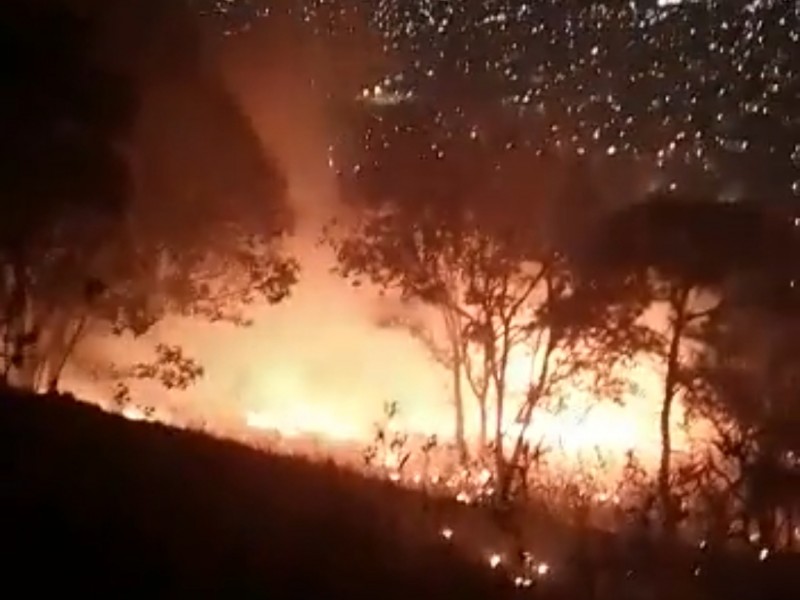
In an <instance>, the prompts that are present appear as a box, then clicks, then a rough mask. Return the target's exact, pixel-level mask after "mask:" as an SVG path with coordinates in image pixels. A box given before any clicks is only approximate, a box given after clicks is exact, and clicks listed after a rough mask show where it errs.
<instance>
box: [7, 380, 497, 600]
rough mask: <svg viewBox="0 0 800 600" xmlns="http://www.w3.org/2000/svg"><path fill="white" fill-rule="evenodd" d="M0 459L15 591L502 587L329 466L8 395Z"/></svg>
mask: <svg viewBox="0 0 800 600" xmlns="http://www.w3.org/2000/svg"><path fill="white" fill-rule="evenodd" d="M0 456H1V457H2V458H0V461H1V462H0V468H1V469H2V470H1V472H0V475H1V476H2V482H3V483H2V488H0V489H2V492H0V514H2V517H0V522H2V537H0V540H1V542H0V543H2V544H3V546H4V549H3V555H4V557H5V558H4V562H3V563H2V564H3V579H4V584H5V585H6V586H13V587H12V588H11V589H18V590H19V591H20V593H22V592H23V590H24V593H25V595H29V596H33V595H36V593H37V592H41V593H43V592H45V591H47V590H52V591H55V590H58V592H59V593H60V594H65V593H66V592H79V593H80V592H84V593H86V592H91V593H93V594H95V595H99V594H103V593H108V594H113V595H120V594H121V593H125V594H126V595H135V596H142V597H143V596H144V595H145V594H147V595H148V596H151V597H152V596H156V597H184V596H192V597H270V598H273V597H274V598H293V597H297V598H301V597H302V598H320V599H329V600H334V599H336V598H348V599H355V598H367V597H380V598H381V599H382V600H384V599H391V598H398V599H399V598H403V599H404V600H407V599H408V598H432V599H433V598H437V599H439V598H459V599H460V600H461V599H468V598H476V599H478V598H480V599H487V598H504V597H507V596H508V594H509V592H510V589H509V586H508V585H507V584H506V583H504V579H503V578H501V576H500V575H499V574H498V573H495V572H492V571H491V570H489V569H487V568H486V565H485V564H477V563H472V562H470V561H469V560H468V559H467V558H465V557H462V556H461V555H459V554H458V553H457V551H456V550H454V549H453V548H452V547H450V546H449V545H448V544H446V543H442V540H441V539H440V538H439V537H438V536H437V532H436V531H433V530H426V528H424V527H420V528H418V529H419V533H418V534H416V535H415V534H411V533H410V531H412V529H413V528H411V527H409V522H408V520H407V519H406V518H405V517H404V514H408V510H409V506H410V504H414V503H415V502H416V501H415V499H414V497H413V495H412V494H410V493H406V492H403V491H401V490H398V489H396V488H394V487H392V486H390V485H388V484H384V483H380V482H376V481H371V480H367V479H364V478H362V477H360V476H358V475H357V474H355V473H352V472H347V471H344V470H342V469H340V468H337V467H334V466H331V465H321V464H312V463H310V462H306V461H303V460H299V459H296V458H282V457H276V456H268V455H264V454H261V453H259V452H256V451H253V450H250V449H248V448H245V447H242V446H240V445H237V444H234V443H230V442H224V441H219V440H214V439H211V438H208V437H205V436H203V435H200V434H195V433H190V432H185V431H176V430H170V429H168V428H165V427H160V426H153V425H146V424H141V423H132V422H128V421H125V420H123V419H119V418H115V417H113V416H110V415H108V414H105V413H103V412H101V411H100V410H97V409H95V408H93V407H90V406H86V405H83V404H79V403H76V402H74V401H72V400H71V399H70V398H68V397H55V396H54V397H47V398H25V397H21V396H17V395H13V394H5V396H4V397H2V401H1V402H0ZM388 497H391V499H392V500H391V501H387V498H388ZM415 506H416V504H415Z"/></svg>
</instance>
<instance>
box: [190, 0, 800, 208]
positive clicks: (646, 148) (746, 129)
mask: <svg viewBox="0 0 800 600" xmlns="http://www.w3.org/2000/svg"><path fill="white" fill-rule="evenodd" d="M195 6H196V8H198V10H200V12H202V13H203V14H206V15H207V16H209V17H210V18H212V19H213V20H214V21H215V22H217V23H219V25H220V28H221V30H223V31H224V33H225V34H226V35H237V34H238V35H247V32H248V30H250V29H252V28H255V27H259V26H260V24H262V23H264V22H269V20H270V19H273V20H274V19H275V18H277V17H279V16H281V15H285V14H286V13H287V12H288V13H291V14H292V16H293V17H294V18H295V19H296V20H298V21H300V22H303V23H305V25H306V26H307V27H308V29H309V31H311V32H313V35H315V36H316V37H318V38H325V39H327V40H333V39H335V38H341V37H346V36H349V35H353V34H354V33H355V32H356V30H358V29H360V28H363V27H367V28H369V30H370V32H371V33H373V34H374V35H376V36H379V39H381V40H382V45H383V50H384V52H385V53H386V54H387V55H391V56H392V57H393V58H394V59H395V60H394V62H393V63H392V64H395V65H397V67H396V68H392V69H387V71H386V72H385V73H384V74H383V75H382V76H379V77H376V78H374V79H370V80H365V81H364V82H363V90H361V91H360V92H359V90H354V95H357V94H358V93H361V94H362V98H361V101H362V103H363V104H364V105H365V107H366V109H367V110H368V111H372V112H374V113H375V114H377V115H378V118H379V119H380V118H382V117H383V116H384V115H386V114H388V115H389V117H388V118H390V119H395V120H396V122H397V123H398V124H397V126H396V127H394V128H388V130H387V127H385V126H380V127H375V128H369V127H367V128H365V129H364V130H363V131H359V132H357V134H358V135H359V136H361V142H362V143H363V145H364V153H363V156H362V157H361V158H360V159H358V160H355V161H354V162H355V163H360V162H365V164H352V165H349V166H348V168H356V169H362V168H369V167H370V164H367V163H371V164H380V163H381V161H383V160H389V159H388V158H387V157H389V156H393V153H392V152H391V146H392V145H393V144H398V143H400V144H402V143H404V141H403V139H404V131H403V130H404V128H405V129H407V128H408V127H417V128H418V127H420V126H421V125H420V123H419V120H418V117H415V119H416V121H415V122H414V123H411V122H407V123H403V122H402V119H401V118H399V117H397V116H396V114H397V113H398V110H397V109H398V108H399V109H400V110H401V111H402V109H403V106H402V105H404V104H416V105H420V106H424V107H425V108H426V111H425V112H426V114H427V115H428V117H427V119H428V122H427V123H426V124H425V127H426V129H427V130H429V131H434V130H435V133H431V134H430V135H429V137H430V139H431V143H430V146H429V148H428V149H427V152H426V153H425V154H424V155H421V156H420V157H419V158H420V160H428V159H431V160H442V159H446V156H447V153H448V152H449V151H450V149H452V148H454V147H455V146H456V145H461V144H470V143H472V144H480V143H491V144H492V145H493V147H495V146H499V147H501V148H505V149H507V150H508V151H509V152H514V151H518V149H519V148H520V147H523V148H526V149H528V150H531V151H533V152H534V153H548V152H549V153H557V154H559V155H574V156H586V157H589V158H591V159H592V160H593V161H594V162H599V163H601V164H603V165H608V168H609V169H613V168H614V165H613V163H614V162H615V161H621V160H628V161H633V162H636V163H642V164H646V165H647V166H648V169H651V168H652V169H651V170H652V176H651V183H650V185H651V186H652V187H654V188H659V187H660V188H663V189H666V190H673V191H682V192H687V191H688V192H690V193H697V194H700V195H713V196H715V197H718V198H721V199H723V200H728V201H732V200H741V199H745V198H747V199H755V200H759V201H786V200H791V199H800V59H798V57H799V56H800V19H799V18H798V11H800V9H798V7H797V4H796V2H794V1H793V0H749V1H744V0H725V1H705V0H703V1H700V0H695V1H691V0H683V1H680V0H657V1H656V0H649V1H642V0H606V1H604V2H589V1H586V0H537V1H535V2H534V1H529V2H522V1H520V0H483V1H470V0H466V1H465V0H413V1H412V0H381V1H370V2H358V1H357V0H315V1H311V2H292V3H286V2H278V1H272V2H270V1H267V0H249V1H246V0H238V1H237V0H228V1H217V2H210V1H208V0H195ZM287 7H288V8H287ZM392 112H394V113H395V114H394V115H393V114H391V113H392ZM406 112H408V111H406ZM384 125H385V123H384ZM348 133H349V134H350V135H351V136H352V134H353V132H348ZM350 154H352V153H350ZM498 160H502V159H498Z"/></svg>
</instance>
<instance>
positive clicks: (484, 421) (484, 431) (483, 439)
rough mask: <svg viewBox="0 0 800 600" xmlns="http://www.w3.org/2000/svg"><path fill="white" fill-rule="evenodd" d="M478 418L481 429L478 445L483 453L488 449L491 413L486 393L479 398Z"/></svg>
mask: <svg viewBox="0 0 800 600" xmlns="http://www.w3.org/2000/svg"><path fill="white" fill-rule="evenodd" d="M478 418H479V419H480V425H479V427H480V429H479V431H478V447H479V448H480V451H481V454H483V453H484V452H485V451H486V444H487V443H488V441H489V423H488V420H489V414H488V411H487V410H486V395H485V394H484V395H483V397H481V398H478Z"/></svg>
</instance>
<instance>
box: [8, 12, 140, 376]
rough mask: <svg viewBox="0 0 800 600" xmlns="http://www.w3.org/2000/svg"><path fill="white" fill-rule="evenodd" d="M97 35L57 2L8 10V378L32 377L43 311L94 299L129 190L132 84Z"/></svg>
mask: <svg viewBox="0 0 800 600" xmlns="http://www.w3.org/2000/svg"><path fill="white" fill-rule="evenodd" d="M93 34H94V29H93V25H92V23H91V21H89V20H87V19H83V18H80V17H78V16H76V15H75V14H74V13H72V12H70V11H69V10H67V9H66V8H64V7H63V6H61V5H60V4H59V3H56V2H46V3H42V2H32V3H26V2H11V3H9V4H8V5H7V6H4V9H3V11H2V15H0V51H1V52H2V57H1V58H0V63H2V70H3V73H4V85H3V90H2V92H0V135H1V136H2V141H0V196H2V198H3V209H2V221H1V222H2V224H1V225H0V260H2V264H3V267H4V273H3V278H2V297H3V335H4V339H5V344H4V350H5V353H4V357H3V358H4V364H5V369H4V371H5V376H6V379H7V378H8V376H9V375H10V374H11V373H12V371H16V375H17V376H18V378H19V380H20V383H22V384H24V385H31V383H32V382H31V381H30V380H31V377H32V374H33V368H32V367H34V364H33V361H31V360H30V359H29V357H30V350H31V349H32V348H35V347H36V345H37V344H38V343H39V341H40V336H41V334H42V331H41V327H42V322H43V320H46V319H48V318H50V317H51V316H52V313H53V312H54V311H56V310H59V309H60V308H61V307H71V306H74V305H75V304H87V303H91V302H93V301H94V300H95V299H96V297H97V295H98V292H99V291H100V290H99V288H98V286H97V285H95V284H94V283H93V279H92V274H93V273H92V272H93V268H94V265H93V264H92V257H97V256H98V253H99V251H100V248H101V247H102V245H103V243H104V241H105V240H106V239H107V236H108V234H109V231H110V230H111V229H113V228H114V227H116V226H117V224H118V223H119V221H120V218H121V216H122V214H123V213H124V211H125V209H126V207H127V202H128V200H129V195H130V178H129V173H128V170H127V168H126V159H125V149H124V141H125V138H126V136H127V134H128V133H129V130H130V127H131V124H132V119H133V116H134V112H135V95H134V93H133V89H132V86H131V83H130V81H128V80H127V79H126V78H124V77H121V76H119V75H117V74H114V73H112V72H110V71H108V70H106V69H104V68H102V67H101V66H100V65H99V63H98V62H97V61H96V60H94V57H93V56H92V43H93V39H94V35H93ZM66 309H67V310H68V308H66ZM68 335H69V336H73V335H74V332H72V331H70V332H68Z"/></svg>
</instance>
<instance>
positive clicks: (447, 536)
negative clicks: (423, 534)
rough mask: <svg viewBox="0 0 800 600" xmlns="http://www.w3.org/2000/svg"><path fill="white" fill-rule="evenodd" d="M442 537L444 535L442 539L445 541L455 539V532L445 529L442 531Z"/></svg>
mask: <svg viewBox="0 0 800 600" xmlns="http://www.w3.org/2000/svg"><path fill="white" fill-rule="evenodd" d="M441 535H442V537H443V538H444V539H446V540H449V539H452V537H453V530H452V529H450V528H449V527H445V528H444V529H442V531H441Z"/></svg>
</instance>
